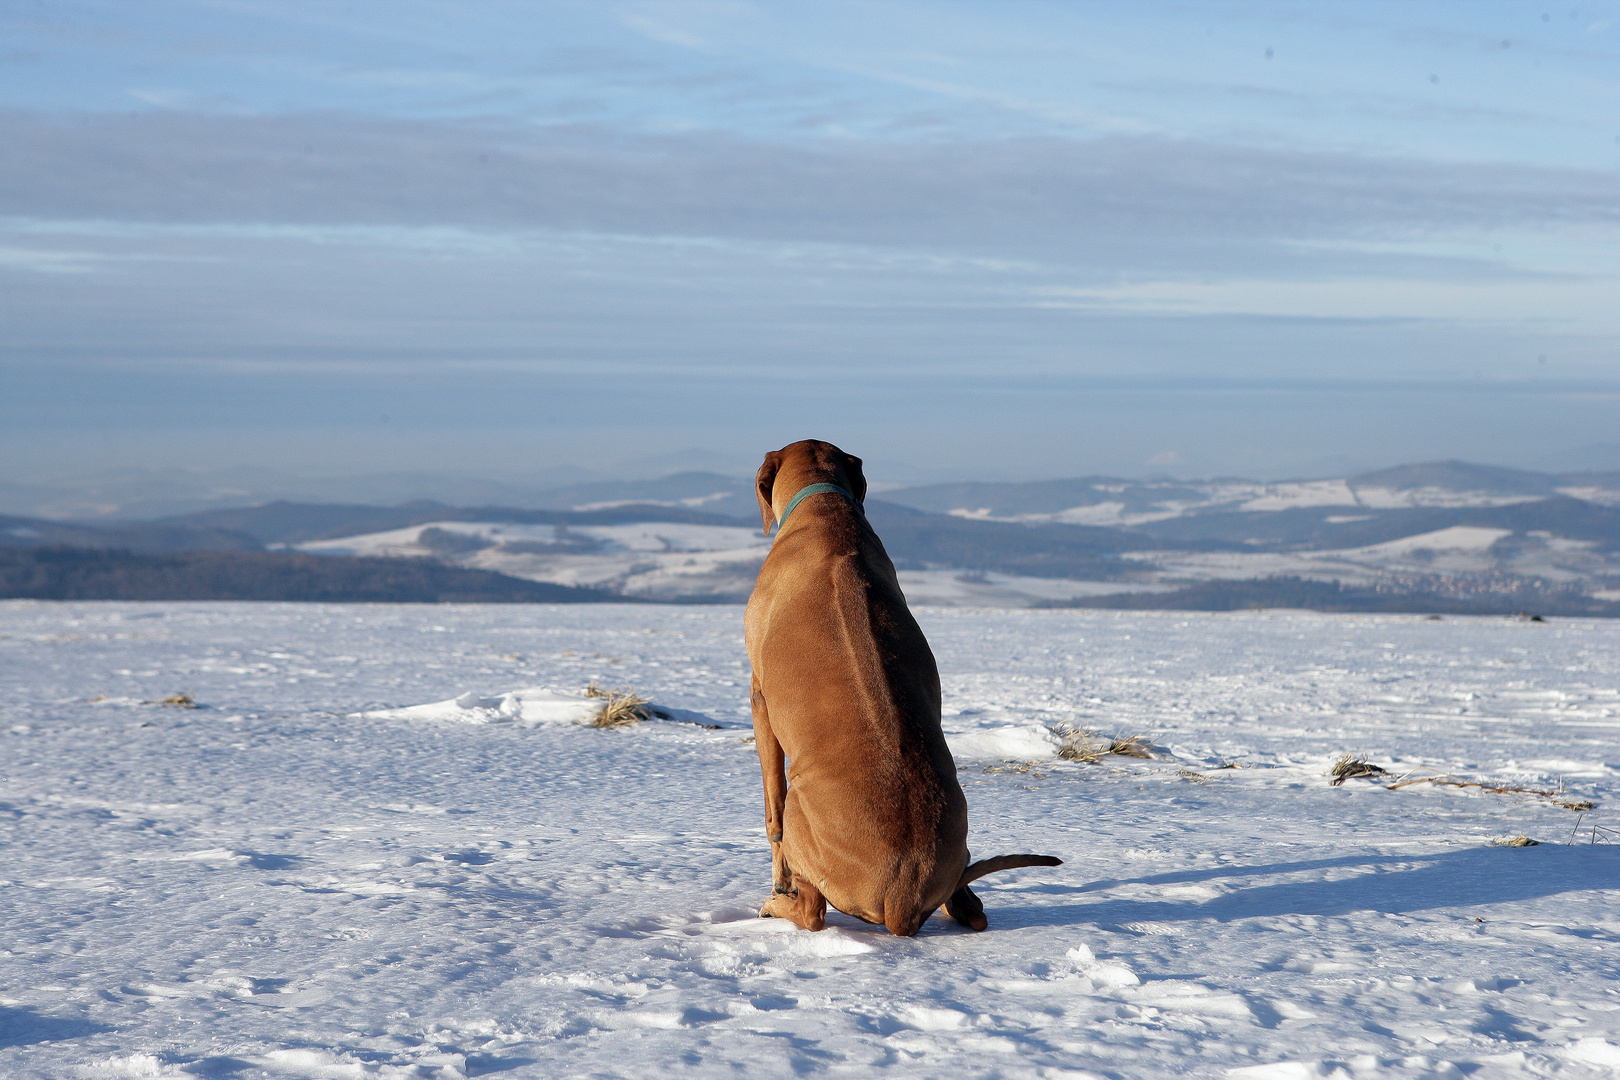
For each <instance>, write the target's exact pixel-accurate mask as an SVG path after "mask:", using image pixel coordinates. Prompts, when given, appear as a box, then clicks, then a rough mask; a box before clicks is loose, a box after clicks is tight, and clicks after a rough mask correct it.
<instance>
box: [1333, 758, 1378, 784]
mask: <svg viewBox="0 0 1620 1080" xmlns="http://www.w3.org/2000/svg"><path fill="white" fill-rule="evenodd" d="M1328 775H1329V776H1331V777H1333V783H1332V784H1331V785H1329V786H1331V787H1338V786H1339V785H1340V784H1342V783H1344V782H1345V781H1346V780H1353V779H1355V778H1356V777H1358V776H1388V775H1389V770H1388V769H1386V768H1384V767H1383V766H1382V765H1374V764H1373V763H1372V762H1370V761H1368V760H1367V759H1366V757H1365V756H1363V757H1357V756H1355V755H1354V754H1346V755H1344V757H1342V758H1340V759H1339V760H1338V761H1337V762H1335V763H1334V765H1333V768H1331V769H1329V770H1328Z"/></svg>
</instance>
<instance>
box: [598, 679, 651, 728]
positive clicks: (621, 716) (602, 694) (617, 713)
mask: <svg viewBox="0 0 1620 1080" xmlns="http://www.w3.org/2000/svg"><path fill="white" fill-rule="evenodd" d="M585 696H586V697H591V698H602V699H603V702H604V704H603V705H602V711H601V712H599V713H597V714H596V715H595V716H594V717H592V718H591V720H590V723H589V726H590V727H597V728H618V727H629V726H630V725H631V724H639V723H641V722H642V721H643V720H650V719H652V716H653V711H652V710H651V709H650V708H648V707H647V704H648V703H647V699H646V698H644V697H642V696H641V695H640V694H637V693H634V692H633V691H630V690H608V689H605V688H604V687H601V686H598V685H596V684H595V683H594V682H593V683H591V684H590V685H589V686H587V687H586V688H585Z"/></svg>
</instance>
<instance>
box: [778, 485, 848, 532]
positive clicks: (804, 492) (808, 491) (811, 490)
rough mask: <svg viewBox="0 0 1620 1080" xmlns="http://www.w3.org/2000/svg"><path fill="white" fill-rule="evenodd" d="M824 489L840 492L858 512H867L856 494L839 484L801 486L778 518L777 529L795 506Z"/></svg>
mask: <svg viewBox="0 0 1620 1080" xmlns="http://www.w3.org/2000/svg"><path fill="white" fill-rule="evenodd" d="M824 491H836V492H838V494H840V495H842V496H843V497H844V498H846V499H848V500H849V502H850V505H851V506H853V507H855V509H856V511H857V512H859V513H862V514H864V513H866V511H865V509H864V508H863V507H862V506H861V504H860V503H859V502H857V501H856V500H855V496H853V495H851V494H850V493H849V492H848V491H846V490H845V489H843V488H841V487H839V486H838V485H837V484H811V485H810V486H809V487H803V488H800V489H799V490H798V492H797V493H795V494H794V496H793V498H791V499H789V500H788V504H787V509H785V510H783V511H782V516H781V517H779V518H777V519H776V531H777V532H781V531H782V526H783V525H785V524H786V523H787V519H788V515H789V514H791V513H793V508H794V507H795V506H798V505H799V504H800V503H802V502H804V500H806V499H808V498H809V497H810V496H812V495H820V494H821V493H822V492H824Z"/></svg>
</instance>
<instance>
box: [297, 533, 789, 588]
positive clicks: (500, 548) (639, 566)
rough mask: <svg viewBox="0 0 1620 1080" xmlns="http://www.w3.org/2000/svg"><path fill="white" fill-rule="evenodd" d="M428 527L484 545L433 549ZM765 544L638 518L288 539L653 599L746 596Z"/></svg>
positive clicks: (307, 546)
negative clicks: (634, 520) (436, 560)
mask: <svg viewBox="0 0 1620 1080" xmlns="http://www.w3.org/2000/svg"><path fill="white" fill-rule="evenodd" d="M431 530H437V531H439V532H447V533H455V534H458V535H460V536H465V537H472V538H477V539H478V540H479V541H482V542H484V543H486V544H488V545H489V546H487V547H484V548H482V549H481V550H473V551H467V552H462V553H459V554H458V553H450V552H444V551H442V550H435V548H434V547H433V546H431V545H430V544H428V543H424V542H423V540H422V537H423V534H424V533H428V534H429V535H431ZM770 546H771V542H770V540H769V539H768V538H766V537H765V536H764V535H763V534H762V533H761V532H760V530H758V529H752V528H742V527H738V526H728V525H688V524H682V523H678V522H637V523H634V524H629V525H574V526H567V527H559V526H555V525H523V524H513V523H510V522H493V521H434V522H427V523H424V524H420V525H411V526H409V527H407V528H403V529H389V530H386V531H383V532H375V533H365V534H362V535H359V536H345V537H340V538H337V539H330V540H311V541H308V542H305V543H301V544H297V545H293V547H294V549H295V550H298V551H307V552H312V553H316V554H324V555H371V556H384V557H416V558H425V557H436V558H440V559H443V560H445V561H447V562H451V563H454V564H456V565H460V566H469V567H473V568H476V569H479V570H495V571H498V572H500V573H503V574H511V575H513V576H514V577H520V578H528V579H529V580H531V581H548V582H553V583H555V584H558V585H575V586H589V587H597V588H603V587H606V588H612V589H616V590H618V591H619V592H621V593H623V594H625V595H629V596H637V597H647V598H651V599H658V600H674V599H681V598H685V597H690V596H713V595H725V594H736V595H742V596H746V595H747V593H748V590H750V589H752V588H753V586H754V578H755V577H756V576H757V575H758V573H759V567H760V564H761V563H763V562H764V561H765V555H766V553H767V552H768V551H769V550H770ZM582 547H583V548H585V550H581V549H582Z"/></svg>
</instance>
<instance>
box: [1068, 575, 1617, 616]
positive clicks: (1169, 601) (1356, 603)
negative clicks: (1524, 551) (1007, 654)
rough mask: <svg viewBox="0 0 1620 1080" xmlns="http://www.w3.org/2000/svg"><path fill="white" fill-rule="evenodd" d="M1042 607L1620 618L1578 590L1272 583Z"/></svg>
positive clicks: (1208, 585)
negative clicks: (1454, 591) (1450, 590)
mask: <svg viewBox="0 0 1620 1080" xmlns="http://www.w3.org/2000/svg"><path fill="white" fill-rule="evenodd" d="M1040 606H1042V607H1064V608H1103V609H1108V610H1114V611H1121V610H1123V611H1243V610H1245V609H1249V608H1254V609H1264V608H1294V609H1301V610H1305V611H1380V612H1404V613H1408V614H1444V615H1518V614H1523V615H1561V616H1588V617H1590V616H1600V617H1607V618H1615V617H1620V602H1616V601H1612V600H1608V601H1606V600H1597V599H1593V598H1592V597H1590V596H1585V595H1582V594H1581V593H1580V592H1579V591H1578V590H1574V589H1558V588H1535V587H1532V586H1525V587H1522V588H1519V589H1514V590H1509V591H1503V592H1498V593H1485V594H1480V595H1474V596H1456V595H1450V594H1446V593H1438V592H1432V591H1426V590H1422V589H1410V590H1404V591H1393V590H1380V589H1357V588H1347V587H1345V586H1343V585H1341V584H1340V583H1339V582H1337V581H1312V580H1308V579H1303V578H1297V577H1270V578H1259V579H1251V580H1246V581H1207V582H1202V583H1200V584H1197V585H1189V586H1187V587H1186V588H1184V589H1177V590H1176V591H1175V592H1162V593H1121V594H1115V595H1113V596H1093V597H1085V598H1083V599H1076V600H1068V601H1058V602H1050V603H1046V604H1042V605H1040Z"/></svg>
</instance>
